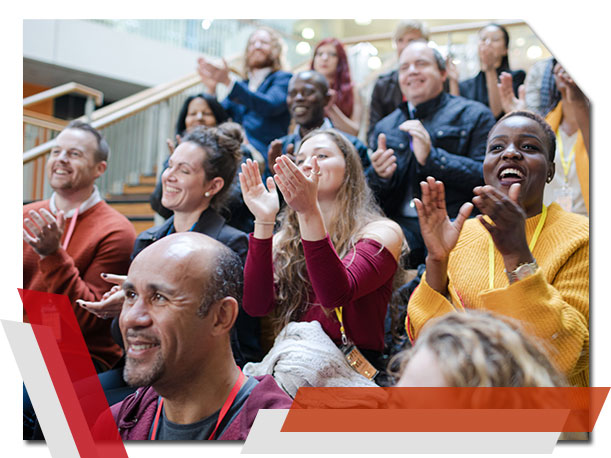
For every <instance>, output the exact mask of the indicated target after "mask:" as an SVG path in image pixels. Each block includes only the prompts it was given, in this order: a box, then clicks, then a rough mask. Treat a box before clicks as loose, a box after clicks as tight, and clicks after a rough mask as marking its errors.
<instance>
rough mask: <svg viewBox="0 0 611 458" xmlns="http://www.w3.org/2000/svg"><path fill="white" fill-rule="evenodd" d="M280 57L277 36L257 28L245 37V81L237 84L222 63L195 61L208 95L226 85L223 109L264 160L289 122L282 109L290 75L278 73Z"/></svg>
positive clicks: (288, 117) (280, 66)
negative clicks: (246, 41)
mask: <svg viewBox="0 0 611 458" xmlns="http://www.w3.org/2000/svg"><path fill="white" fill-rule="evenodd" d="M281 54H282V39H281V38H280V36H279V35H278V33H277V32H276V31H274V30H273V29H270V28H267V27H261V28H259V29H257V30H255V31H254V32H253V33H252V34H251V35H250V37H249V38H248V44H247V46H246V53H245V56H244V61H245V70H246V74H247V79H246V80H243V81H238V80H237V79H236V78H235V77H234V76H233V75H232V74H230V71H229V67H228V65H227V62H225V61H224V60H223V61H222V64H221V65H217V64H215V63H212V62H211V61H209V60H207V59H205V58H203V57H201V58H200V59H198V72H199V74H200V76H201V78H202V81H203V83H204V84H205V85H206V86H207V87H208V89H209V91H210V92H211V93H212V94H215V93H216V87H217V85H218V84H219V83H220V84H224V85H225V86H227V89H228V94H227V97H226V98H225V100H223V102H222V105H223V108H225V110H226V111H227V113H228V114H229V116H230V117H231V118H232V120H233V121H235V122H237V123H239V124H241V125H242V126H243V127H244V130H245V131H246V137H247V139H248V141H249V142H250V144H251V145H252V146H253V147H254V148H255V149H257V150H258V151H259V152H260V153H261V154H262V155H263V156H264V157H265V152H266V151H267V146H268V145H269V143H270V142H271V141H272V140H273V139H275V138H279V137H282V136H283V135H286V133H287V131H288V127H289V123H290V120H291V118H290V115H289V112H288V109H287V107H286V93H287V90H288V83H289V79H290V78H291V74H290V73H288V72H285V71H282V70H281V68H282V64H281Z"/></svg>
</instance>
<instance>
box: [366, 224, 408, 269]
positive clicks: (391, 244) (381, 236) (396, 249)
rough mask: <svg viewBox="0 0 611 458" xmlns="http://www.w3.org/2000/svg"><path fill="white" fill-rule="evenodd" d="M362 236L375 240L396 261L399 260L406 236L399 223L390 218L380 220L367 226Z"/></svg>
mask: <svg viewBox="0 0 611 458" xmlns="http://www.w3.org/2000/svg"><path fill="white" fill-rule="evenodd" d="M362 234H363V235H362V238H366V239H371V240H375V241H376V242H378V243H379V244H381V245H382V246H383V247H385V248H386V249H387V250H388V251H389V252H390V253H391V254H392V255H393V256H394V258H395V259H399V256H400V255H401V250H402V248H403V243H404V242H405V236H404V235H403V230H402V229H401V226H399V224H398V223H397V222H395V221H393V220H391V219H389V218H380V219H378V220H375V221H372V222H371V223H369V224H367V225H366V226H365V227H364V228H363V230H362Z"/></svg>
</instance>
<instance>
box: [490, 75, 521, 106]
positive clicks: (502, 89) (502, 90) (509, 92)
mask: <svg viewBox="0 0 611 458" xmlns="http://www.w3.org/2000/svg"><path fill="white" fill-rule="evenodd" d="M497 87H498V88H499V96H500V99H501V106H502V107H503V111H504V112H505V113H509V112H510V111H518V110H526V87H525V86H524V85H523V84H522V85H520V87H519V88H518V97H516V96H515V94H514V93H513V76H511V73H507V72H502V73H501V75H500V76H499V83H498V84H497Z"/></svg>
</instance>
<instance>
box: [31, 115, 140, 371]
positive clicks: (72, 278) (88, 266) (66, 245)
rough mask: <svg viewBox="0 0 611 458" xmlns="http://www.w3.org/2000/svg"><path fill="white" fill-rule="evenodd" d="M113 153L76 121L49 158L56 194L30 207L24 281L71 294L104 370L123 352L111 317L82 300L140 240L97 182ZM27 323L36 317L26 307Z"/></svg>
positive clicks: (119, 269)
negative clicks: (82, 303)
mask: <svg viewBox="0 0 611 458" xmlns="http://www.w3.org/2000/svg"><path fill="white" fill-rule="evenodd" d="M109 153H110V151H109V148H108V144H107V143H106V141H105V140H104V139H103V138H102V136H101V135H100V133H99V132H98V131H97V130H96V129H94V128H93V127H91V126H90V125H89V124H86V123H83V122H80V121H73V122H72V123H70V124H69V125H68V127H66V128H65V129H64V130H63V131H62V132H61V133H60V134H59V135H58V136H57V138H56V139H55V146H53V148H52V149H51V152H50V153H49V157H48V159H47V164H46V171H47V178H48V180H49V184H50V186H51V188H52V189H53V191H54V192H53V194H52V195H51V198H50V199H49V200H43V201H39V202H33V203H30V204H28V205H25V206H24V207H23V218H24V220H23V224H24V227H23V240H24V242H23V287H24V288H25V289H32V290H36V291H44V292H48V293H54V294H65V295H66V296H68V298H69V299H70V302H71V303H72V304H73V308H74V313H75V315H76V319H77V321H78V323H79V326H80V328H81V332H82V333H83V337H84V338H85V343H86V344H87V348H88V350H89V353H90V354H91V357H92V359H93V363H94V366H95V368H96V370H97V371H98V372H102V371H104V370H107V369H109V368H111V367H112V366H113V365H114V364H115V363H116V362H117V361H118V360H119V358H120V357H121V353H122V351H121V348H119V346H118V345H117V344H116V343H115V342H114V340H113V338H112V337H111V334H110V321H106V320H103V319H101V318H98V317H96V316H95V315H94V314H92V313H89V312H88V311H87V310H85V309H83V308H82V307H79V306H78V305H77V304H76V300H77V299H83V300H86V301H98V300H100V299H101V297H102V295H103V294H104V293H105V292H106V291H107V290H108V283H107V282H106V281H104V279H103V278H102V277H101V276H100V274H103V273H107V272H112V273H117V274H124V273H125V272H127V268H128V266H129V259H130V254H131V251H132V249H133V247H134V241H135V239H136V231H135V230H134V227H133V226H132V225H131V223H130V222H129V221H128V220H127V218H125V216H123V215H121V214H120V213H118V212H117V211H116V210H114V209H112V208H111V207H110V206H109V205H107V204H106V202H104V201H103V200H102V196H101V195H100V192H99V191H98V188H97V187H96V186H95V180H96V179H97V178H98V177H100V176H101V175H102V174H103V173H104V172H105V171H106V163H107V160H108V155H109ZM24 321H29V318H28V317H27V316H26V315H25V313H24Z"/></svg>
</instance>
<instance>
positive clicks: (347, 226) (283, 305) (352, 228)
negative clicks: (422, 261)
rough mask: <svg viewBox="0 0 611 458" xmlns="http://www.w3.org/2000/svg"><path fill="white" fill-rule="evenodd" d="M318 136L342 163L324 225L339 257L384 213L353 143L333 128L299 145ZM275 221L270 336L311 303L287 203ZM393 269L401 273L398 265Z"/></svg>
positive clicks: (294, 222)
mask: <svg viewBox="0 0 611 458" xmlns="http://www.w3.org/2000/svg"><path fill="white" fill-rule="evenodd" d="M318 135H326V136H327V137H329V138H330V139H331V141H333V143H334V144H335V145H337V147H338V148H339V150H340V151H341V152H342V154H343V156H344V160H345V162H346V171H345V175H344V180H343V183H342V185H341V187H340V189H339V190H338V192H337V196H336V198H335V200H336V201H337V202H338V203H339V204H340V205H338V206H337V207H336V208H337V210H336V212H337V214H336V215H335V216H336V217H335V218H333V219H332V221H333V223H332V224H331V226H330V227H327V231H328V233H329V236H330V238H331V242H332V243H333V246H334V247H335V250H336V252H337V254H338V255H339V257H340V258H343V257H344V256H346V255H348V254H349V253H350V251H351V250H353V249H354V247H355V245H356V243H357V242H358V240H359V239H361V238H362V236H363V229H364V228H365V226H367V225H368V224H369V223H371V222H374V221H379V220H382V219H384V216H383V214H382V211H381V210H380V208H379V206H378V205H377V204H376V202H375V199H374V197H373V193H372V192H371V189H370V188H369V186H368V185H367V182H366V180H365V174H364V172H363V166H362V165H361V160H360V157H359V155H358V153H357V152H356V149H355V148H354V145H352V143H350V141H348V139H346V137H344V135H342V134H341V132H339V131H338V130H335V129H326V130H314V131H312V132H310V133H309V134H308V135H306V136H305V137H304V138H303V140H302V141H301V145H303V144H304V143H305V142H306V141H307V140H308V139H310V138H312V137H315V136H318ZM279 222H280V230H279V232H278V234H276V236H275V237H274V281H275V284H276V285H277V288H276V307H275V308H274V310H273V312H272V313H271V315H270V318H271V322H272V327H273V331H274V335H277V334H278V332H280V330H281V329H282V328H283V327H284V326H285V325H287V324H288V323H289V322H291V321H296V320H298V319H299V318H300V317H301V315H303V313H304V312H305V311H306V310H307V309H308V308H309V307H311V306H313V305H315V304H312V303H309V302H308V296H309V292H310V291H311V285H312V284H311V282H310V279H309V277H308V272H307V269H306V262H305V255H304V253H303V246H302V244H301V235H300V231H299V223H298V221H297V213H296V212H295V211H294V210H292V209H291V208H290V207H289V206H288V205H287V206H286V207H285V208H284V209H283V211H282V212H281V214H280V216H279ZM397 270H398V271H401V272H403V270H402V269H400V268H399V269H397ZM323 310H325V311H326V309H324V308H323Z"/></svg>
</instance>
